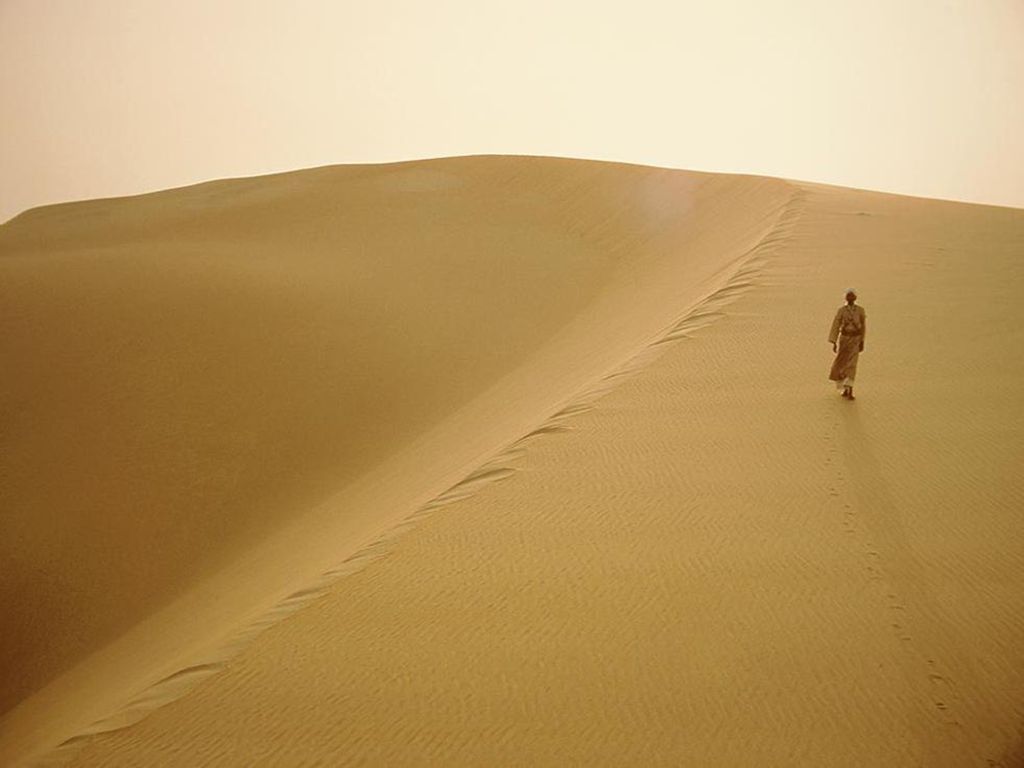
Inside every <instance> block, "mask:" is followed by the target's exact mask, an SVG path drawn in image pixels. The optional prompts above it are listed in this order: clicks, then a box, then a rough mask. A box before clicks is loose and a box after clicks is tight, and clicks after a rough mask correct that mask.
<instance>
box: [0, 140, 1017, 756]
mask: <svg viewBox="0 0 1024 768" xmlns="http://www.w3.org/2000/svg"><path fill="white" fill-rule="evenodd" d="M851 285H853V286H855V287H856V288H857V289H858V290H859V293H860V303H861V304H863V305H864V306H865V307H866V309H867V313H868V318H869V335H868V337H867V340H866V350H865V353H864V355H863V356H862V358H861V362H860V368H859V373H858V376H859V379H858V386H857V396H858V399H857V401H856V402H852V403H851V402H846V401H844V400H842V399H840V398H839V397H838V396H837V394H836V391H835V389H834V388H832V387H831V385H830V384H829V383H828V382H827V381H826V378H827V372H828V366H829V364H830V362H831V350H830V348H829V346H828V345H827V344H826V336H827V332H828V327H829V324H830V322H831V319H832V315H833V313H834V312H835V309H836V308H837V307H838V305H839V304H840V303H841V302H842V295H843V293H844V292H845V289H846V288H847V287H849V286H851ZM1022 287H1024V211H1022V210H1018V209H1008V208H995V207H986V206H976V205H967V204H962V203H951V202H944V201H937V200H924V199H914V198H907V197H898V196H893V195H884V194H880V193H872V192H864V191H856V190H847V189H840V188H834V187H826V186H821V185H815V184H810V183H804V182H793V181H786V180H780V179H767V178H758V177H745V176H727V175H712V174H698V173H692V172H684V171H675V170H666V169H657V168H648V167H642V166H629V165H620V164H612V163H598V162H591V161H580V160H564V159H554V158H528V157H468V158H452V159H444V160H433V161H422V162H412V163H400V164H390V165H374V166H334V167H326V168H320V169H313V170H307V171H298V172H295V173H289V174H279V175H276V176H268V177H260V178H252V179H238V180H226V181H220V182H212V183H208V184H202V185H198V186H194V187H188V188H183V189H178V190H170V191H166V192H159V193H154V194H151V195H142V196H138V197H132V198H121V199H111V200H96V201H88V202H83V203H72V204H65V205H58V206H50V207H45V208H40V209H35V210H32V211H29V212H26V213H25V214H22V215H21V216H19V217H16V218H15V219H14V220H12V221H11V222H8V223H7V224H4V225H3V226H0V327H2V328H3V333H2V335H0V359H2V360H3V361H4V371H5V375H4V377H3V380H2V383H0V414H2V425H3V430H2V433H0V462H2V463H0V510H2V530H0V534H2V535H0V621H2V626H3V630H2V632H0V658H2V659H3V668H2V675H0V712H2V713H3V715H2V719H0V764H3V765H8V764H9V765H37V764H47V765H63V764H68V765H80V766H125V765H139V766H143V765H145V766H197V765H220V766H234V765H317V764H318V765H467V766H477V765H692V766H719V765H721V766H738V765H749V766H764V765H773V766H802V765H815V766H865V765H879V766H881V765H885V766H951V767H952V766H969V765H979V766H988V765H1002V766H1013V765H1022V764H1024V741H1022V739H1024V733H1022V730H1021V728H1022V724H1024V513H1022V510H1024V477H1022V473H1021V471H1020V467H1021V466H1022V465H1024V461H1022V460H1024V388H1022V381H1024V355H1022V354H1020V352H1019V350H1020V349H1021V348H1022V343H1024V329H1022V327H1021V323H1020V322H1019V319H1018V314H1019V312H1018V309H1017V307H1018V304H1019V299H1018V297H1017V293H1018V292H1019V291H1020V289H1021V288H1022Z"/></svg>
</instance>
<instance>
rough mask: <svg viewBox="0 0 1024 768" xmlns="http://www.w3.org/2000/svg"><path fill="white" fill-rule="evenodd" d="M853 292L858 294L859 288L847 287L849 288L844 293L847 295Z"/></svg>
mask: <svg viewBox="0 0 1024 768" xmlns="http://www.w3.org/2000/svg"><path fill="white" fill-rule="evenodd" d="M851 293H852V294H853V295H854V296H856V295H857V289H856V288H847V289H846V293H845V294H843V295H844V296H845V295H848V294H851Z"/></svg>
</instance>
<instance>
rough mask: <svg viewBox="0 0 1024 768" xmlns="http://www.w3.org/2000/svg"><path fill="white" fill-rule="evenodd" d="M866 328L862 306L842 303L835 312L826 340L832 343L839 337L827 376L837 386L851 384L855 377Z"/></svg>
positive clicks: (866, 321)
mask: <svg viewBox="0 0 1024 768" xmlns="http://www.w3.org/2000/svg"><path fill="white" fill-rule="evenodd" d="M867 329H868V316H867V313H866V312H864V307H859V306H857V305H856V304H854V305H853V306H852V307H851V306H850V305H849V304H844V305H843V306H841V307H840V308H839V311H838V312H836V316H835V319H834V320H833V321H832V329H831V330H830V331H829V332H828V340H829V341H830V342H832V343H833V344H834V343H835V342H836V339H839V352H838V354H836V359H835V360H834V361H833V363H832V370H831V371H830V372H829V375H828V377H829V379H830V380H831V381H834V382H836V386H837V387H848V386H852V385H853V380H854V379H855V378H856V377H857V358H858V357H860V352H861V350H862V349H864V336H865V334H866V333H867ZM840 334H841V335H840Z"/></svg>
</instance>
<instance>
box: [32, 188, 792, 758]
mask: <svg viewBox="0 0 1024 768" xmlns="http://www.w3.org/2000/svg"><path fill="white" fill-rule="evenodd" d="M786 184H787V186H788V187H789V197H788V198H787V199H786V200H785V202H783V203H782V204H781V205H780V206H779V208H778V211H777V213H776V218H775V221H774V223H773V224H772V226H771V227H770V228H769V230H768V232H767V233H766V234H765V235H764V236H763V237H762V238H761V239H760V240H759V241H758V242H757V243H756V244H755V245H754V246H752V247H751V248H750V249H748V250H747V251H746V252H745V253H743V254H741V255H740V256H739V257H737V258H736V259H734V260H733V261H732V263H731V264H729V265H728V266H727V267H726V268H725V270H723V271H725V274H724V275H723V277H722V278H721V282H720V284H719V287H717V288H715V289H714V290H711V291H709V292H708V293H706V294H705V295H704V296H703V297H702V298H700V299H698V300H697V301H695V302H692V303H691V304H689V305H688V306H686V307H684V308H683V310H682V311H681V313H680V315H679V317H678V319H677V320H675V321H674V322H672V323H671V324H669V325H668V326H667V327H666V328H664V330H662V331H661V332H660V333H658V334H657V335H655V336H654V337H652V338H649V339H647V340H644V341H643V342H642V344H641V345H640V346H639V348H638V349H637V350H636V351H635V352H634V353H633V354H632V355H630V356H629V357H627V358H626V359H625V360H624V361H623V362H621V363H620V364H618V365H616V366H614V367H613V368H612V369H611V370H609V371H608V372H607V373H605V374H603V375H601V376H599V377H597V378H595V379H594V380H593V381H592V383H590V384H589V385H586V386H584V387H583V388H581V389H578V390H577V392H576V393H575V394H573V395H571V396H569V397H568V398H567V399H566V400H565V401H564V404H563V405H561V406H560V407H558V408H557V409H556V410H555V411H554V412H553V413H552V414H551V415H550V416H548V417H547V418H545V419H543V420H542V421H541V422H540V423H538V424H537V426H536V427H534V428H532V429H530V430H528V431H526V432H525V433H524V434H522V435H520V436H519V437H517V438H515V439H514V440H512V441H511V442H510V443H507V444H506V445H505V447H503V448H501V449H499V450H498V451H496V452H495V453H494V454H493V455H492V456H491V457H490V458H489V459H486V460H485V461H484V462H482V463H481V464H480V465H479V466H478V467H477V468H476V469H474V470H472V471H471V472H469V473H468V474H467V475H466V476H465V477H464V478H463V479H462V480H460V481H458V482H457V483H455V484H454V485H452V486H450V487H449V488H448V489H447V490H445V491H443V492H442V493H440V494H438V495H436V496H435V497H434V498H433V499H431V500H429V501H427V502H426V503H425V504H423V505H421V506H419V507H418V508H416V509H415V510H414V511H413V512H411V513H410V514H409V515H407V516H406V517H405V518H404V519H402V520H401V521H400V522H399V523H397V524H396V525H393V526H391V527H390V528H388V529H387V530H386V531H384V532H383V533H382V534H380V535H379V536H378V537H377V538H376V539H374V540H373V541H371V543H369V544H368V545H366V546H364V547H363V548H361V549H359V550H357V551H356V552H354V553H353V554H351V555H349V556H348V557H346V558H345V559H344V560H343V561H341V562H340V563H339V564H338V565H337V566H335V567H333V568H330V569H328V570H326V571H324V572H323V573H322V574H321V575H320V577H319V578H317V579H316V580H315V581H313V582H311V583H310V584H309V585H308V586H306V587H303V588H301V589H299V590H296V591H294V592H292V593H291V594H289V595H288V596H287V597H285V598H284V599H282V600H280V601H279V602H278V603H277V604H276V605H274V606H273V607H272V608H270V609H269V610H267V611H265V612H263V613H262V614H260V615H259V616H258V617H257V618H256V619H254V620H253V621H251V622H250V623H248V624H246V625H244V626H243V627H241V628H240V629H239V630H238V631H237V632H236V633H235V634H234V635H233V636H232V637H231V638H230V639H229V640H228V641H227V642H225V643H223V644H221V645H219V646H217V647H215V648H213V649H210V650H208V651H207V652H206V653H204V654H203V655H202V656H201V657H199V658H196V660H195V662H194V663H193V664H189V665H186V666H183V667H181V668H180V669H178V670H176V671H174V672H172V673H171V674H169V675H166V676H165V677H163V678H161V679H160V680H158V681H156V682H154V683H152V684H150V685H148V686H146V687H145V688H143V689H142V690H141V691H139V692H138V693H137V694H136V695H135V696H133V697H132V698H130V699H129V700H127V701H126V702H125V704H124V705H123V706H122V707H119V708H117V709H115V710H114V711H112V712H111V714H110V715H108V716H106V717H103V718H100V719H97V720H95V721H94V722H93V723H92V724H91V725H90V726H89V727H87V728H86V729H84V730H81V731H80V732H78V733H76V734H74V735H72V736H70V737H68V738H66V739H64V740H63V741H61V742H60V743H59V744H57V745H56V746H55V747H53V748H51V749H49V750H46V751H43V752H37V754H36V756H34V757H32V758H30V759H29V762H27V763H25V764H26V765H39V766H58V765H62V764H64V763H66V762H67V761H69V760H71V759H72V758H73V757H74V756H75V754H76V753H77V752H78V751H79V749H81V748H82V747H84V746H85V743H86V742H87V741H88V739H89V738H90V737H92V736H94V735H98V734H102V733H108V732H111V731H116V730H119V729H122V728H126V727H128V726H130V725H133V724H134V723H137V722H139V721H140V720H142V719H143V718H145V717H146V715H148V714H149V713H150V712H152V711H154V710H155V709H158V708H159V707H162V706H164V705H166V704H168V703H170V702H172V701H175V700H177V699H180V698H181V697H183V696H185V695H186V694H187V693H188V692H189V691H190V690H192V689H193V688H194V687H195V686H196V685H198V684H199V683H201V682H202V681H204V680H206V679H208V678H210V677H212V676H214V675H215V674H217V673H218V672H220V671H221V670H222V669H224V668H225V666H226V665H227V664H228V663H229V661H230V660H231V659H232V658H234V657H235V656H237V655H238V654H239V653H241V652H242V651H243V650H244V649H245V648H246V647H247V646H248V645H249V644H250V643H251V642H252V641H253V640H255V639H256V638H257V637H258V636H259V635H260V634H261V633H262V632H264V631H265V630H267V629H269V628H270V627H272V626H274V625H276V624H278V623H279V622H281V621H282V620H284V619H286V618H287V617H288V616H290V615H292V614H293V613H295V612H296V611H298V610H299V609H301V608H302V607H304V606H306V605H308V604H310V603H312V602H313V601H315V600H317V599H319V598H321V597H323V596H324V595H325V594H326V592H327V591H328V590H329V589H330V588H331V586H332V585H334V584H335V582H337V581H338V580H339V579H341V578H343V577H345V576H349V575H352V574H354V573H357V572H358V571H360V570H362V569H363V568H365V567H366V566H368V565H369V564H371V563H373V562H374V561H376V560H379V559H381V558H383V557H385V556H386V555H388V554H390V552H391V551H392V545H393V544H394V543H395V542H396V540H397V539H398V538H400V537H401V536H402V535H403V534H404V533H406V532H408V531H409V530H411V529H412V528H413V527H415V526H416V525H417V524H418V523H420V522H421V521H422V520H424V519H425V518H426V517H427V516H428V515H430V514H432V513H433V512H435V511H436V510H438V509H440V508H442V507H445V506H447V505H449V504H452V503H454V502H457V501H460V500H462V499H465V498H468V497H470V496H473V495H475V494H477V493H479V492H480V491H481V490H482V489H484V488H486V487H487V486H489V485H490V484H491V483H495V482H499V481H502V480H505V479H508V478H510V477H512V476H513V475H514V474H516V472H517V470H516V469H515V468H514V467H513V466H511V464H512V463H513V462H514V461H515V460H516V459H517V458H518V457H519V456H521V455H522V454H523V452H524V451H525V450H526V447H527V444H528V443H529V442H530V441H531V440H534V439H537V438H540V437H543V436H544V435H548V434H553V433H558V432H564V431H567V430H569V429H571V427H570V426H569V423H570V422H571V420H572V419H573V418H574V417H575V416H577V415H579V414H581V413H584V412H586V411H589V410H591V409H592V408H594V407H595V405H596V403H597V402H598V401H599V400H600V399H601V398H603V397H604V396H605V395H607V394H608V393H609V392H611V391H612V390H613V389H615V388H616V387H617V386H619V384H621V383H622V382H624V381H625V380H627V379H628V378H630V377H632V376H634V375H636V374H637V373H639V372H640V371H641V370H643V369H644V368H645V367H646V366H648V365H649V364H650V363H651V362H653V361H654V360H655V359H657V358H658V357H660V356H661V354H662V353H663V352H664V351H666V349H667V348H668V346H669V345H671V344H673V343H675V342H678V341H681V340H683V339H686V338H690V337H691V336H692V334H694V333H695V332H697V331H699V330H701V329H703V328H706V327H707V326H710V325H711V324H713V323H715V322H717V321H718V320H720V319H722V318H723V317H725V312H724V308H725V307H726V306H728V305H729V304H731V303H733V302H734V301H736V300H737V299H738V298H739V297H741V296H743V295H744V294H746V293H748V292H749V291H751V290H753V289H754V288H755V287H756V285H757V280H756V278H757V276H758V274H759V273H760V272H761V270H762V269H763V267H764V265H765V263H766V262H767V261H768V260H769V259H770V258H771V256H772V255H773V254H774V253H775V252H776V251H777V250H778V249H779V248H780V247H782V246H783V245H784V244H785V243H786V241H787V240H788V238H789V236H790V235H791V234H792V231H793V229H794V228H795V226H796V224H797V222H798V221H799V219H800V217H801V215H802V213H803V210H804V203H805V199H806V196H807V192H806V190H804V189H802V188H801V187H800V186H799V185H797V184H796V183H793V182H786Z"/></svg>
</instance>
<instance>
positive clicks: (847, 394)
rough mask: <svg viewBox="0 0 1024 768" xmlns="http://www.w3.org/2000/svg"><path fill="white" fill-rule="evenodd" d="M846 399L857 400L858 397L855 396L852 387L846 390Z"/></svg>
mask: <svg viewBox="0 0 1024 768" xmlns="http://www.w3.org/2000/svg"><path fill="white" fill-rule="evenodd" d="M846 399H847V400H856V399H857V398H856V397H854V396H853V390H852V389H849V390H847V392H846Z"/></svg>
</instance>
